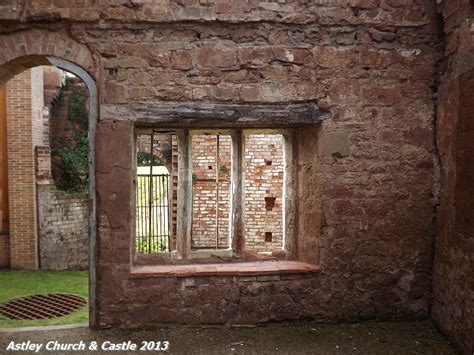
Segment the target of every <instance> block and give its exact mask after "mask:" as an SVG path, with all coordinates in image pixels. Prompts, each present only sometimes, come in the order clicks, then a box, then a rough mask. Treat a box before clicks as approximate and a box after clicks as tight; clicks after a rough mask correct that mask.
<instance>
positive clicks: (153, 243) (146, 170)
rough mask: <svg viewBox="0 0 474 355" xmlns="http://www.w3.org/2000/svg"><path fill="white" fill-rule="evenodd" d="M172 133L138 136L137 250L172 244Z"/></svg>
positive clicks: (152, 250) (161, 248)
mask: <svg viewBox="0 0 474 355" xmlns="http://www.w3.org/2000/svg"><path fill="white" fill-rule="evenodd" d="M172 141H173V137H172V135H171V134H163V133H158V132H154V131H152V132H151V133H149V134H148V133H147V134H139V135H138V137H137V181H136V218H135V221H136V237H135V247H136V251H137V252H138V253H143V254H150V253H157V252H169V251H170V248H171V223H170V196H171V194H170V186H171V178H170V176H171V174H170V171H171V170H172V167H173V152H172V150H173V148H172Z"/></svg>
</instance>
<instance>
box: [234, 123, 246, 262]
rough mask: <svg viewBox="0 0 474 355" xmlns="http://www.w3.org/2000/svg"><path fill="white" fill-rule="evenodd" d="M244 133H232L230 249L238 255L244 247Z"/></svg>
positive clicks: (237, 131) (240, 131)
mask: <svg viewBox="0 0 474 355" xmlns="http://www.w3.org/2000/svg"><path fill="white" fill-rule="evenodd" d="M244 139H245V138H244V135H243V134H242V130H241V129H237V130H235V132H234V134H233V135H232V164H231V165H232V175H231V179H232V184H231V186H232V205H231V211H232V213H231V218H232V219H231V221H232V228H231V233H232V235H231V237H232V250H233V251H234V253H235V254H237V255H240V253H241V252H242V250H243V249H244V248H245V233H244V166H243V164H244Z"/></svg>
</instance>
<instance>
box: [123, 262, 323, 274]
mask: <svg viewBox="0 0 474 355" xmlns="http://www.w3.org/2000/svg"><path fill="white" fill-rule="evenodd" d="M318 271H319V267H318V266H317V265H312V264H306V263H302V262H299V261H286V260H278V261H256V262H242V263H228V264H187V265H154V266H136V267H134V268H133V270H132V272H131V276H132V277H133V278H145V277H187V276H253V275H280V274H309V273H315V272H318Z"/></svg>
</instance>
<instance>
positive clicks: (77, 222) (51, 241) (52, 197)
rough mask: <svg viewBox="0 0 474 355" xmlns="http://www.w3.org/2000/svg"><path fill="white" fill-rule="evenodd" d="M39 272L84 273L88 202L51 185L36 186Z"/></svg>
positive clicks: (79, 196) (86, 260)
mask: <svg viewBox="0 0 474 355" xmlns="http://www.w3.org/2000/svg"><path fill="white" fill-rule="evenodd" d="M38 204H39V206H38V207H39V208H38V211H39V214H38V219H39V246H40V268H41V269H42V270H66V269H87V267H88V261H89V259H88V258H89V249H88V248H89V198H88V196H87V195H84V194H70V193H66V192H63V191H59V190H57V189H56V187H55V186H54V185H39V186H38Z"/></svg>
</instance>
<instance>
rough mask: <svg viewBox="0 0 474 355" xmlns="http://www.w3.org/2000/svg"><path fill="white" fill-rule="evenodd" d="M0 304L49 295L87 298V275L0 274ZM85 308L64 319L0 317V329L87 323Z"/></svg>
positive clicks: (21, 272)
mask: <svg viewBox="0 0 474 355" xmlns="http://www.w3.org/2000/svg"><path fill="white" fill-rule="evenodd" d="M0 285H1V286H0V304H3V303H6V302H8V301H10V300H12V299H15V298H19V297H24V296H31V295H38V294H48V293H70V294H74V295H78V296H81V297H83V298H85V299H87V298H88V273H87V272H86V271H59V272H46V271H33V272H32V271H3V270H2V271H0ZM87 322H88V309H87V306H86V307H83V308H82V309H80V310H79V311H77V312H75V313H73V314H71V315H68V316H64V317H58V318H53V319H47V320H29V321H22V320H9V319H7V318H4V317H2V316H0V328H10V327H27V326H38V325H58V324H74V323H87Z"/></svg>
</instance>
